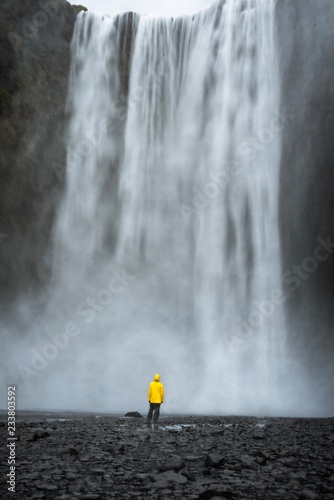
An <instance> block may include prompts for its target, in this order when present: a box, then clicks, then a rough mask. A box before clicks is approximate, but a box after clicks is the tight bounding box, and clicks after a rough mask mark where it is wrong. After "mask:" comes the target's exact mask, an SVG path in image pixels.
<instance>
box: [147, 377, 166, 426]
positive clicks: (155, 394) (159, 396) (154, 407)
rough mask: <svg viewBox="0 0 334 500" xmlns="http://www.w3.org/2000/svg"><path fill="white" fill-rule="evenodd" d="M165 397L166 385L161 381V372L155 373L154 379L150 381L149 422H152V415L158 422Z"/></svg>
mask: <svg viewBox="0 0 334 500" xmlns="http://www.w3.org/2000/svg"><path fill="white" fill-rule="evenodd" d="M164 397H165V390H164V386H163V384H162V383H161V382H160V375H159V373H157V374H156V375H154V381H153V382H151V383H150V385H149V388H148V402H149V403H150V409H149V411H148V415H147V423H148V424H149V423H150V422H151V420H152V417H153V420H154V422H155V423H157V422H158V420H159V416H160V405H161V404H162V403H163V402H164Z"/></svg>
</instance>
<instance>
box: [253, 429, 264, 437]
mask: <svg viewBox="0 0 334 500" xmlns="http://www.w3.org/2000/svg"><path fill="white" fill-rule="evenodd" d="M253 439H266V433H265V431H264V430H263V429H256V430H255V431H254V432H253Z"/></svg>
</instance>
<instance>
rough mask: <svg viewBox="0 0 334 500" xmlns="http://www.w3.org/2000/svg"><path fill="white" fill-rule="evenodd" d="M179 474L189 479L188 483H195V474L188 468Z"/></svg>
mask: <svg viewBox="0 0 334 500" xmlns="http://www.w3.org/2000/svg"><path fill="white" fill-rule="evenodd" d="M180 474H182V476H184V477H186V478H187V479H189V481H196V476H195V474H194V473H193V472H192V470H191V469H189V468H188V467H185V468H184V469H182V470H180Z"/></svg>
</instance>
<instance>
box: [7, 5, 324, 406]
mask: <svg viewBox="0 0 334 500" xmlns="http://www.w3.org/2000/svg"><path fill="white" fill-rule="evenodd" d="M275 3H276V2H275V1H274V0H236V1H235V2H223V1H219V2H217V3H216V4H214V5H213V6H211V7H209V8H207V9H205V10H203V11H202V12H200V13H199V14H198V15H196V16H182V17H177V18H175V19H172V18H165V17H161V16H142V17H141V16H139V15H136V14H124V15H120V16H117V17H114V18H112V17H109V16H106V15H102V14H101V15H100V14H94V13H80V14H79V16H78V19H77V22H76V26H75V32H74V36H73V40H72V49H71V50H72V65H71V74H70V81H69V91H68V98H67V107H68V116H69V122H68V129H67V130H66V132H65V134H66V137H67V165H66V176H65V178H64V182H65V190H64V196H63V199H62V201H61V204H60V206H59V209H58V213H57V222H56V224H55V226H54V228H53V237H52V245H53V246H52V248H53V252H52V259H53V262H52V280H51V283H50V285H49V287H48V289H47V291H46V294H47V296H46V298H45V297H44V298H43V303H44V306H43V310H42V312H41V307H40V304H39V302H38V301H36V305H34V304H33V301H32V300H31V301H30V302H29V303H23V302H22V303H21V305H20V307H19V308H18V312H17V326H16V327H15V328H16V330H17V332H18V333H17V335H15V332H11V335H13V336H14V338H15V339H17V340H15V346H14V345H12V347H9V346H8V345H7V343H6V352H7V358H8V359H9V360H11V359H15V366H14V364H12V365H11V366H12V367H13V368H12V371H9V374H10V376H11V377H12V379H11V380H13V377H14V378H15V380H17V381H18V384H21V386H22V389H21V394H20V398H21V405H22V406H25V407H27V408H36V407H48V408H70V409H86V410H106V411H118V410H126V409H139V410H142V409H144V408H145V404H146V389H147V385H148V382H149V381H150V379H151V377H152V375H153V374H154V373H156V372H159V373H160V374H161V378H162V381H163V382H164V384H165V388H166V405H165V408H164V410H165V411H178V412H196V413H216V412H223V413H230V414H231V413H234V414H267V415H270V414H271V415H273V414H275V415H278V414H279V415H297V414H307V415H310V414H318V413H319V412H320V413H321V411H322V409H320V408H315V407H314V405H313V404H312V401H310V399H309V398H308V397H307V394H308V390H307V387H305V385H304V378H303V372H302V370H301V369H300V368H299V366H298V365H297V364H296V363H294V360H293V358H292V356H291V355H290V353H289V349H288V342H287V326H286V316H285V305H286V301H287V300H288V297H287V295H286V294H285V292H284V290H283V288H282V274H283V271H285V269H283V266H282V257H281V250H280V248H281V246H280V234H279V190H280V163H281V150H282V133H283V131H286V129H287V128H288V127H289V125H290V124H291V122H292V121H293V119H294V117H293V116H292V115H289V113H288V112H286V111H285V110H284V109H281V96H280V83H279V82H280V77H279V64H278V49H277V41H276V33H275ZM35 311H36V312H35ZM27 318H29V319H27ZM22 330H27V331H28V332H27V335H25V336H19V332H20V331H22ZM14 351H15V352H14ZM291 378H293V381H294V383H293V384H290V383H289V382H288V381H289V380H291ZM23 382H24V383H23Z"/></svg>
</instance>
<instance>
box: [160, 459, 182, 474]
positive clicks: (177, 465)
mask: <svg viewBox="0 0 334 500" xmlns="http://www.w3.org/2000/svg"><path fill="white" fill-rule="evenodd" d="M185 466H186V464H185V462H184V461H183V460H182V459H181V458H175V459H171V460H167V461H166V462H163V463H162V464H160V465H159V467H158V468H159V471H161V472H165V471H168V470H173V471H175V472H179V471H180V470H181V469H184V468H185Z"/></svg>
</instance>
